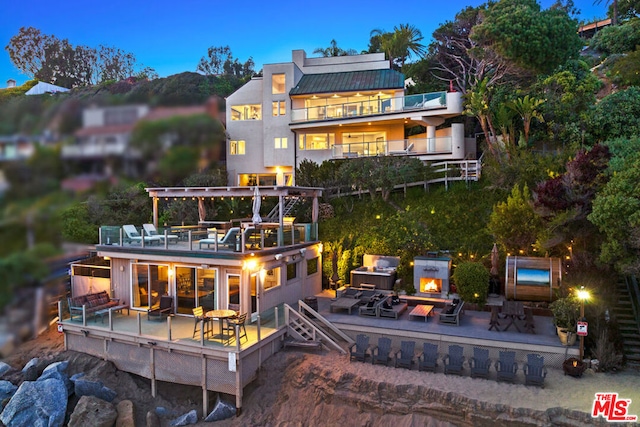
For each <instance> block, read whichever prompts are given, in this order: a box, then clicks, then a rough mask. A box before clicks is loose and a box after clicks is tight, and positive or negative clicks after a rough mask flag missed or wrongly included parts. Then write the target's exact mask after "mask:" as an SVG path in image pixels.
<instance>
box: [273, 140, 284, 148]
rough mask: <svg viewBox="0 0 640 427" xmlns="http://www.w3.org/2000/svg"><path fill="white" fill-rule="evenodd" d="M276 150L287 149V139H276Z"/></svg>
mask: <svg viewBox="0 0 640 427" xmlns="http://www.w3.org/2000/svg"><path fill="white" fill-rule="evenodd" d="M274 141H275V147H276V149H282V148H287V138H274Z"/></svg>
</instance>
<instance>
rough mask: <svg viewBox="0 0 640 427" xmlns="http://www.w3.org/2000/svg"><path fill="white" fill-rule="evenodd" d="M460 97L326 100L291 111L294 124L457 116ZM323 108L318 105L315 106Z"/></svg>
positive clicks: (431, 95)
mask: <svg viewBox="0 0 640 427" xmlns="http://www.w3.org/2000/svg"><path fill="white" fill-rule="evenodd" d="M460 96H461V95H460V94H459V93H456V92H453V93H447V92H431V93H421V94H416V95H407V96H400V97H383V96H378V97H372V96H369V97H367V98H366V99H363V100H356V101H354V100H353V99H354V98H355V97H348V98H347V102H339V100H340V99H339V98H333V97H329V98H324V99H323V100H321V101H318V100H315V102H313V101H312V100H311V99H310V100H308V101H307V102H306V104H308V105H310V106H308V107H305V108H298V109H293V110H292V111H291V122H292V124H294V123H305V122H319V121H326V120H343V119H353V118H361V117H371V116H388V115H393V114H398V113H406V114H420V115H425V114H424V112H428V114H426V115H441V114H442V115H456V114H460V113H461V112H462V110H461V99H460ZM318 103H320V104H322V105H314V104H318Z"/></svg>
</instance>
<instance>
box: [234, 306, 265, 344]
mask: <svg viewBox="0 0 640 427" xmlns="http://www.w3.org/2000/svg"><path fill="white" fill-rule="evenodd" d="M256 325H257V326H258V342H260V313H258V318H257V320H256ZM237 337H238V336H237V335H236V338H237ZM238 341H240V340H238Z"/></svg>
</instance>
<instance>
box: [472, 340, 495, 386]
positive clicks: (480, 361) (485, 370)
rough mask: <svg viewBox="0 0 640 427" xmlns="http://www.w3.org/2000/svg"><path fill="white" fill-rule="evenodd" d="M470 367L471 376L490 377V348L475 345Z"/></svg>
mask: <svg viewBox="0 0 640 427" xmlns="http://www.w3.org/2000/svg"><path fill="white" fill-rule="evenodd" d="M469 367H470V368H471V378H476V377H481V378H486V379H489V368H491V359H489V350H486V349H483V348H478V347H473V357H472V358H470V359H469Z"/></svg>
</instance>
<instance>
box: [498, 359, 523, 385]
mask: <svg viewBox="0 0 640 427" xmlns="http://www.w3.org/2000/svg"><path fill="white" fill-rule="evenodd" d="M495 366H496V373H497V374H498V378H497V380H498V381H508V382H511V383H513V382H515V381H516V372H518V364H517V363H516V352H515V351H501V352H500V353H499V358H498V360H496V365H495Z"/></svg>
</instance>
